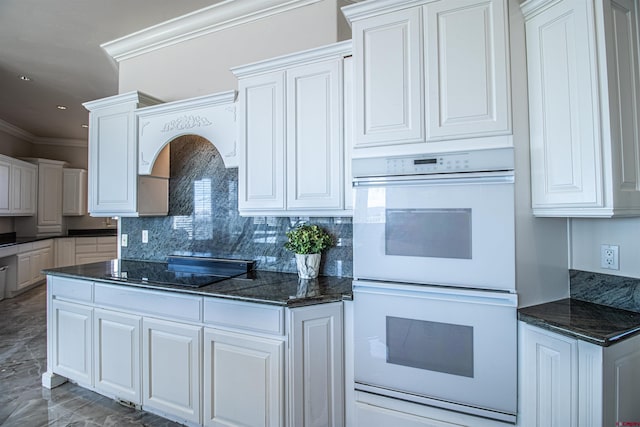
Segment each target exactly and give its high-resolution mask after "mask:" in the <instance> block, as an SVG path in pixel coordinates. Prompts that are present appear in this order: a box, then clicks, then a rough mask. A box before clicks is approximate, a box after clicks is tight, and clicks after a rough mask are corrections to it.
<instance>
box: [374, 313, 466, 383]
mask: <svg viewBox="0 0 640 427" xmlns="http://www.w3.org/2000/svg"><path fill="white" fill-rule="evenodd" d="M387 363H393V364H395V365H403V366H409V367H411V368H418V369H426V370H428V371H436V372H442V373H445V374H451V375H460V376H463V377H471V378H473V327H472V326H465V325H455V324H451V323H440V322H430V321H426V320H415V319H404V318H402V317H391V316H387Z"/></svg>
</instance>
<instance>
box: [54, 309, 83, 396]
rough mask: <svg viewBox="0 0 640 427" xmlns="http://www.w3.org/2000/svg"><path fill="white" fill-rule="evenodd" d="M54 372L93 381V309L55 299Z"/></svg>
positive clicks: (81, 381)
mask: <svg viewBox="0 0 640 427" xmlns="http://www.w3.org/2000/svg"><path fill="white" fill-rule="evenodd" d="M51 309H52V335H53V338H52V339H53V351H52V359H53V363H52V365H53V372H54V373H56V374H59V375H62V376H63V377H67V378H69V379H71V380H74V381H78V382H79V383H84V384H92V379H93V375H92V373H93V371H92V363H91V362H92V358H91V334H92V331H91V329H92V328H91V325H92V318H93V315H92V311H93V310H92V309H91V308H90V307H86V306H83V305H78V304H70V303H66V302H62V301H55V300H54V301H52V303H51Z"/></svg>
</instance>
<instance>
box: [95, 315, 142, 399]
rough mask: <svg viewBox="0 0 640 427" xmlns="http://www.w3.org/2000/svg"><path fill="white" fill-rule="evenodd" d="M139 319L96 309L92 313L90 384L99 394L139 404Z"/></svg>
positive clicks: (140, 395)
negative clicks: (92, 358) (92, 372)
mask: <svg viewBox="0 0 640 427" xmlns="http://www.w3.org/2000/svg"><path fill="white" fill-rule="evenodd" d="M141 322H142V318H141V317H140V316H137V315H132V314H125V313H117V312H114V311H109V310H101V309H98V308H96V309H95V310H94V312H93V328H94V330H93V357H94V362H93V366H94V378H93V384H94V386H95V388H96V389H97V390H100V391H102V392H103V393H106V394H109V395H114V396H117V397H118V398H119V399H121V400H125V401H127V402H130V403H134V404H138V405H139V404H140V403H142V387H141V374H140V360H141V358H140V354H141V352H140V347H141V346H140V343H141V341H140V331H141Z"/></svg>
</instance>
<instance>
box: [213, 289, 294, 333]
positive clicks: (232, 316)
mask: <svg viewBox="0 0 640 427" xmlns="http://www.w3.org/2000/svg"><path fill="white" fill-rule="evenodd" d="M204 322H205V323H210V324H216V325H220V326H227V327H231V328H239V329H247V330H251V331H255V332H262V333H267V334H276V335H284V308H282V307H276V306H270V305H264V304H251V303H246V302H238V301H229V300H223V299H218V298H205V299H204Z"/></svg>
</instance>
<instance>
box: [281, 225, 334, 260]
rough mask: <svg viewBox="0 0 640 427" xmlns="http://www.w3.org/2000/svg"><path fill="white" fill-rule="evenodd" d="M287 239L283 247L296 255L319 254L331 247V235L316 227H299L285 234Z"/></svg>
mask: <svg viewBox="0 0 640 427" xmlns="http://www.w3.org/2000/svg"><path fill="white" fill-rule="evenodd" d="M287 238H288V239H289V241H288V242H287V243H285V245H284V247H285V248H286V249H288V250H290V251H292V252H294V253H296V254H319V253H320V252H322V250H323V249H326V248H328V247H329V246H331V245H333V238H332V237H331V235H329V233H327V232H326V231H324V230H323V229H322V228H320V227H318V226H317V225H307V224H303V225H300V226H298V227H296V228H294V229H293V230H291V231H289V232H287Z"/></svg>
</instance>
